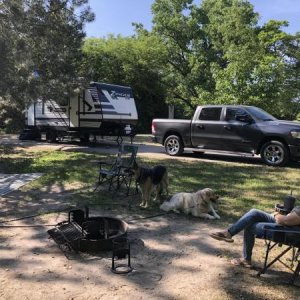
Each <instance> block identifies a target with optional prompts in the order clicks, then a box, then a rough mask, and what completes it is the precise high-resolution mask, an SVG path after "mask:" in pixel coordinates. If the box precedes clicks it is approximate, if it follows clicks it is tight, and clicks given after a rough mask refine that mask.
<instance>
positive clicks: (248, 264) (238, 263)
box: [230, 258, 252, 268]
mask: <svg viewBox="0 0 300 300" xmlns="http://www.w3.org/2000/svg"><path fill="white" fill-rule="evenodd" d="M230 263H231V264H232V265H234V266H241V267H244V268H251V267H252V264H251V262H249V261H247V260H245V259H244V258H234V259H232V260H231V261H230Z"/></svg>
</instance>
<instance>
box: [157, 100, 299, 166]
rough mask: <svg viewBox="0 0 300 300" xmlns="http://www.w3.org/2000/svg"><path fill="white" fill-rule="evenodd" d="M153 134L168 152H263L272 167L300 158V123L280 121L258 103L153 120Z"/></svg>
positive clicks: (200, 108)
mask: <svg viewBox="0 0 300 300" xmlns="http://www.w3.org/2000/svg"><path fill="white" fill-rule="evenodd" d="M152 137H153V140H154V141H155V142H158V143H160V144H162V145H163V146H164V147H165V151H166V153H167V154H169V155H171V156H179V155H181V154H182V153H183V152H184V149H185V148H194V149H195V152H196V151H197V152H205V150H221V151H230V152H239V153H250V154H252V155H255V154H256V155H260V156H261V158H262V160H263V161H264V162H265V163H266V164H267V165H270V166H284V165H286V163H287V162H288V161H289V160H300V123H299V122H293V121H282V120H278V119H276V118H275V117H273V116H272V115H270V114H269V113H267V112H265V111H264V110H262V109H260V108H258V107H255V106H244V105H205V106H198V107H197V108H196V111H195V113H194V116H193V118H192V120H179V119H153V121H152Z"/></svg>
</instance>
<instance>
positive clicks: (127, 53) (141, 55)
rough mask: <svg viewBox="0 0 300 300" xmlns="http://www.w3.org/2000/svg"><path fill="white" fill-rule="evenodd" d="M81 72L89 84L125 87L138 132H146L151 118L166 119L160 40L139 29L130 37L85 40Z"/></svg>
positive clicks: (163, 59)
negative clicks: (128, 89)
mask: <svg viewBox="0 0 300 300" xmlns="http://www.w3.org/2000/svg"><path fill="white" fill-rule="evenodd" d="M83 52H84V57H85V59H84V63H83V64H82V67H81V68H82V70H85V71H87V72H88V73H89V79H90V80H91V81H100V82H108V83H114V84H120V85H128V86H131V87H132V88H133V94H134V97H135V100H136V105H137V109H138V114H139V124H138V132H149V131H150V128H151V120H152V119H153V117H154V116H155V117H159V116H161V117H167V106H166V104H165V102H164V99H165V87H164V85H163V84H162V72H161V70H162V69H163V68H164V63H165V56H166V52H165V49H164V47H163V45H162V44H161V42H160V39H159V38H158V37H157V36H155V35H153V34H150V33H148V32H146V31H145V30H143V29H142V28H141V27H139V28H138V30H137V35H135V36H132V37H126V38H124V37H121V36H117V37H115V36H108V37H107V38H103V39H100V38H90V39H86V41H85V44H84V46H83Z"/></svg>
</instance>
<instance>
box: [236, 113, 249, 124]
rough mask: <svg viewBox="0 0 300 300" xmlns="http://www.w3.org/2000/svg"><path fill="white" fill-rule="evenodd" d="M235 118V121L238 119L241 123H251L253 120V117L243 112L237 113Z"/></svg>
mask: <svg viewBox="0 0 300 300" xmlns="http://www.w3.org/2000/svg"><path fill="white" fill-rule="evenodd" d="M235 119H236V120H237V121H240V122H243V123H252V122H253V119H252V117H251V116H250V115H244V114H240V115H239V114H237V115H236V116H235Z"/></svg>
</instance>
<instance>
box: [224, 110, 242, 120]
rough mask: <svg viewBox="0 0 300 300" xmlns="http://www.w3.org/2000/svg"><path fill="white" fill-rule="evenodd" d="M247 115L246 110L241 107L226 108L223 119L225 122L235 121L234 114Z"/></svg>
mask: <svg viewBox="0 0 300 300" xmlns="http://www.w3.org/2000/svg"><path fill="white" fill-rule="evenodd" d="M237 114H238V115H247V112H246V111H245V110H243V109H241V108H227V109H226V117H225V120H226V121H227V122H234V121H236V119H235V116H236V115H237Z"/></svg>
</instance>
